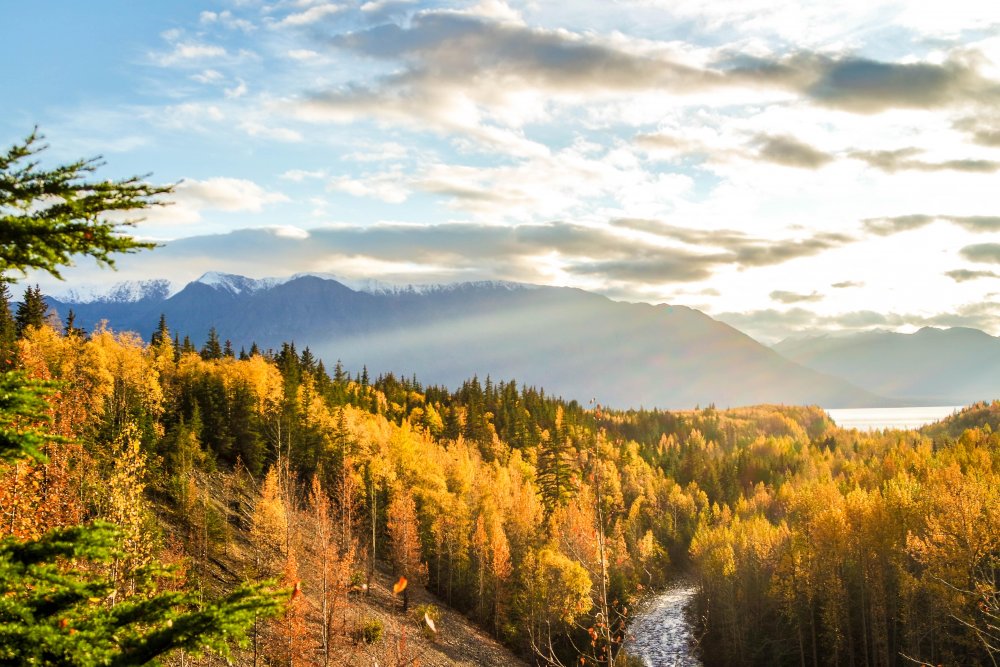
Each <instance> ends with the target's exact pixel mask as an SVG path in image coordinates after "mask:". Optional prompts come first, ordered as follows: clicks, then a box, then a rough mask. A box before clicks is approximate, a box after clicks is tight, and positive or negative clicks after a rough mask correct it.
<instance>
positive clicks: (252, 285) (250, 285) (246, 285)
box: [195, 271, 284, 294]
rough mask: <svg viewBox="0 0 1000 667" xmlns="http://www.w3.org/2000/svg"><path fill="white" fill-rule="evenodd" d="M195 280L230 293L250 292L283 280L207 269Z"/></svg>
mask: <svg viewBox="0 0 1000 667" xmlns="http://www.w3.org/2000/svg"><path fill="white" fill-rule="evenodd" d="M195 282H196V283H201V284H202V285H208V286H209V287H213V288H215V289H217V290H220V291H225V292H230V293H232V294H252V293H253V292H259V291H261V290H264V289H268V288H270V287H274V286H275V285H279V284H281V283H282V282H284V281H282V280H278V279H275V278H260V279H257V278H247V277H246V276H238V275H235V274H233V273H220V272H218V271H209V272H207V273H204V274H202V276H201V277H200V278H198V279H197V280H196V281H195Z"/></svg>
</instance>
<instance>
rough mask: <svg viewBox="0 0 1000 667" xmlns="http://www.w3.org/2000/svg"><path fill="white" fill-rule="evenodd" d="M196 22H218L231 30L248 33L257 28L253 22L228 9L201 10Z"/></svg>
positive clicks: (203, 23) (212, 23)
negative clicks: (215, 10) (219, 10)
mask: <svg viewBox="0 0 1000 667" xmlns="http://www.w3.org/2000/svg"><path fill="white" fill-rule="evenodd" d="M198 22H199V23H201V24H202V25H214V24H219V25H222V26H224V27H226V28H229V29H231V30H240V31H242V32H245V33H250V32H253V31H254V30H256V29H257V26H255V25H254V24H253V23H251V22H250V21H248V20H246V19H243V18H239V17H237V16H234V15H233V13H232V12H231V11H229V10H228V9H227V10H225V11H222V12H209V11H205V12H202V13H201V14H200V15H199V17H198Z"/></svg>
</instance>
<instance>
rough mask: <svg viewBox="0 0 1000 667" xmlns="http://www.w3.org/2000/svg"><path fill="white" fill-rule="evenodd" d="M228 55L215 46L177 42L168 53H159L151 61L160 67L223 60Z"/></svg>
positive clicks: (222, 49) (224, 50)
mask: <svg viewBox="0 0 1000 667" xmlns="http://www.w3.org/2000/svg"><path fill="white" fill-rule="evenodd" d="M227 55H228V54H227V52H226V49H224V48H223V47H221V46H218V45H215V44H202V43H198V42H178V43H176V44H174V48H173V50H172V51H170V52H169V53H161V54H158V55H154V56H153V60H154V61H155V62H156V63H157V64H159V65H160V66H162V67H170V66H173V65H181V64H190V63H200V62H204V61H206V60H215V59H218V58H224V57H226V56H227Z"/></svg>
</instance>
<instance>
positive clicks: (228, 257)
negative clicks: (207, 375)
mask: <svg viewBox="0 0 1000 667" xmlns="http://www.w3.org/2000/svg"><path fill="white" fill-rule="evenodd" d="M181 185H182V186H183V187H180V186H179V187H178V192H177V196H176V197H175V199H176V200H177V201H178V204H177V205H176V206H174V207H170V208H180V209H181V212H182V213H183V212H191V213H193V214H194V215H195V217H197V215H198V214H199V212H200V211H201V210H204V209H209V208H211V209H215V210H222V211H254V210H259V209H260V208H262V207H263V206H265V205H267V204H269V203H274V202H280V201H284V200H285V198H284V195H281V194H279V193H269V192H266V191H264V190H262V189H260V188H259V187H258V186H256V185H255V184H253V183H251V182H249V181H238V180H237V179H211V180H209V181H202V182H191V181H185V182H184V183H182V184H181ZM282 229H285V232H283V233H281V234H278V233H277V232H276V231H275V230H274V229H270V230H269V229H243V230H238V231H234V232H231V233H228V234H219V235H209V236H194V237H188V238H184V239H178V240H176V241H171V242H169V243H167V244H166V246H165V247H164V248H163V249H161V250H158V251H157V252H156V253H151V254H149V255H144V257H143V261H144V262H146V263H147V264H149V262H153V263H154V264H155V263H159V264H156V266H154V264H149V265H148V266H147V268H146V272H147V274H148V275H163V276H165V277H175V275H174V274H175V273H176V272H175V271H173V270H172V269H170V264H171V263H172V262H177V263H178V265H179V266H180V265H188V264H194V263H198V268H199V270H200V271H207V270H226V271H232V272H236V273H242V274H244V275H251V276H252V275H257V274H259V272H260V271H261V270H263V269H262V268H261V267H266V271H267V272H268V273H269V274H279V275H280V274H284V273H287V274H291V273H295V272H297V271H333V272H337V271H341V272H342V271H343V270H344V267H345V266H349V267H350V268H351V270H352V271H354V272H356V273H358V274H359V277H380V276H372V275H369V276H361V275H360V274H361V273H363V272H364V270H365V269H364V267H365V266H369V265H370V266H371V267H375V266H378V265H380V263H381V265H385V266H391V267H395V268H394V269H393V270H394V271H397V270H398V267H399V266H402V265H404V264H405V265H406V266H408V267H409V269H408V271H409V273H408V274H407V275H405V276H403V275H397V276H394V277H395V278H400V279H404V280H406V281H414V280H415V279H416V280H420V279H423V278H424V277H426V276H428V275H432V274H433V275H434V276H435V279H436V280H446V279H447V280H454V279H456V278H459V279H501V280H517V281H522V282H537V283H546V284H554V283H555V284H570V285H578V286H589V287H591V288H594V289H599V290H602V289H607V290H614V289H618V290H619V291H631V293H632V294H636V293H639V292H642V291H643V290H646V289H648V288H649V283H659V284H662V283H690V282H695V281H700V280H704V279H707V278H709V277H711V276H712V274H713V273H714V272H715V271H717V270H719V269H720V268H723V267H730V266H746V264H745V263H744V262H745V260H744V259H741V252H740V249H741V245H752V246H754V247H757V248H761V247H766V246H768V245H772V246H781V245H785V244H786V242H784V241H765V240H763V239H754V238H745V237H739V235H737V237H739V240H738V241H737V240H736V239H735V238H734V239H731V240H728V241H726V243H725V244H724V247H720V246H719V245H718V244H715V243H712V242H711V241H708V242H706V243H705V245H704V246H700V245H698V244H697V243H694V244H690V243H685V244H683V245H677V244H667V243H663V242H659V243H650V241H649V240H648V239H644V238H639V237H636V235H634V234H631V233H627V232H625V231H624V230H620V229H616V228H614V227H606V226H588V225H582V224H577V223H572V222H548V223H532V224H520V225H489V224H480V223H471V222H466V223H444V224H422V225H418V224H390V223H383V224H376V225H372V226H368V227H355V226H326V227H318V228H312V229H309V230H308V238H307V239H305V238H303V237H304V236H305V235H304V234H301V233H299V232H295V233H294V234H289V233H287V229H286V228H282ZM293 231H294V230H293ZM732 234H733V233H731V232H725V231H722V232H720V236H723V237H726V236H730V235H732ZM680 235H681V236H683V237H684V238H687V239H688V241H693V242H701V241H705V240H706V239H711V238H713V232H712V231H701V232H690V234H680ZM792 245H799V244H798V242H794V243H793V244H792ZM765 255H766V256H768V257H769V258H771V260H772V263H778V262H780V261H783V260H784V258H786V257H788V256H789V254H788V253H784V252H768V253H765ZM796 256H799V255H796ZM209 258H211V259H209ZM753 259H754V261H755V262H756V261H758V258H756V257H754V258H753ZM219 262H223V263H224V264H225V265H224V266H220V265H219V264H218V263H219ZM366 262H367V263H368V264H366ZM755 265H759V264H755ZM371 270H372V271H374V270H375V269H374V268H372V269H371ZM195 275H197V272H196V273H195ZM382 277H384V276H382ZM175 278H176V277H175ZM709 293H710V292H709Z"/></svg>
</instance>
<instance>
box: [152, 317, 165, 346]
mask: <svg viewBox="0 0 1000 667" xmlns="http://www.w3.org/2000/svg"><path fill="white" fill-rule="evenodd" d="M164 340H170V329H169V328H168V327H167V316H166V315H165V314H164V313H160V323H159V324H157V325H156V331H154V332H153V335H152V336H150V338H149V343H150V345H152V346H153V347H156V346H157V345H159V344H160V342H161V341H164Z"/></svg>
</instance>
